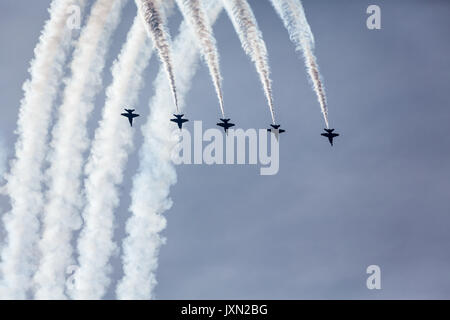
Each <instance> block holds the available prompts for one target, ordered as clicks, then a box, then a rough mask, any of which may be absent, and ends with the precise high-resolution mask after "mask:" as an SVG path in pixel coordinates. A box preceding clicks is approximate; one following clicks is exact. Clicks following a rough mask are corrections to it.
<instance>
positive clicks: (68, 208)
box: [35, 0, 126, 299]
mask: <svg viewBox="0 0 450 320" xmlns="http://www.w3.org/2000/svg"><path fill="white" fill-rule="evenodd" d="M125 2H126V0H97V2H95V4H94V5H93V7H92V9H91V14H90V17H89V20H88V21H87V24H86V26H85V28H84V29H83V31H82V33H81V35H80V39H79V41H78V44H77V48H76V50H75V53H74V58H73V61H72V64H71V71H72V75H71V78H70V79H69V81H68V82H67V84H66V87H65V90H64V94H63V103H62V105H61V107H60V110H59V119H58V122H57V124H56V126H55V128H54V130H53V141H52V143H51V147H52V152H51V156H50V162H51V163H50V168H49V169H48V171H47V175H48V178H49V190H48V192H47V194H46V199H47V201H48V203H47V205H46V207H45V215H44V219H43V235H42V239H41V241H40V243H39V248H40V251H41V255H42V257H41V262H40V265H39V269H38V270H37V272H36V274H35V281H36V287H37V288H36V297H37V298H38V299H64V298H66V296H65V293H64V290H65V282H66V279H65V275H66V271H67V268H68V267H69V266H70V265H71V264H73V258H72V253H73V249H72V245H71V240H72V233H73V231H74V230H76V229H78V228H79V227H80V223H81V221H80V217H79V214H78V210H79V209H80V206H81V202H82V199H81V196H80V194H81V188H80V184H81V183H80V178H81V174H82V168H83V152H85V151H86V149H87V147H88V145H89V139H88V137H87V128H86V125H87V121H88V117H89V115H90V114H91V112H92V109H93V107H94V98H95V95H96V94H97V92H98V90H99V89H100V88H101V82H102V80H101V74H102V70H103V68H104V64H105V54H106V51H107V49H108V47H109V40H110V37H111V35H112V33H113V31H114V30H115V28H116V27H117V24H118V22H119V20H120V13H121V11H122V8H123V6H124V4H125Z"/></svg>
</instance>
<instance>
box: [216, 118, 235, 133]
mask: <svg viewBox="0 0 450 320" xmlns="http://www.w3.org/2000/svg"><path fill="white" fill-rule="evenodd" d="M220 121H222V122H219V123H217V125H218V126H219V127H222V128H223V130H225V133H228V129H230V128H231V127H234V123H231V122H230V119H220Z"/></svg>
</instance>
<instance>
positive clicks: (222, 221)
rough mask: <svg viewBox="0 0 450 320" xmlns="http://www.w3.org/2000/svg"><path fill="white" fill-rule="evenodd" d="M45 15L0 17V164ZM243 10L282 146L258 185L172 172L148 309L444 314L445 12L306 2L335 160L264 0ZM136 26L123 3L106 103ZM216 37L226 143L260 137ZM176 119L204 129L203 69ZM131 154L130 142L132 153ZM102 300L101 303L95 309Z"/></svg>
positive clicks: (449, 294) (21, 3) (244, 83)
mask: <svg viewBox="0 0 450 320" xmlns="http://www.w3.org/2000/svg"><path fill="white" fill-rule="evenodd" d="M49 2H50V1H44V0H40V1H30V0H2V1H1V3H0V39H1V42H2V44H3V45H2V48H1V49H0V70H1V73H0V95H1V115H2V116H1V117H0V135H1V137H0V141H2V140H3V141H4V144H5V145H6V147H7V148H8V149H7V152H8V155H9V157H11V156H13V154H14V151H13V149H14V143H15V139H16V136H15V135H14V130H15V127H16V120H17V115H18V107H19V103H20V99H21V98H22V95H23V92H22V89H21V86H22V84H23V82H24V81H25V79H27V69H28V66H29V61H30V59H31V58H32V57H33V48H34V46H35V45H36V42H37V40H38V37H39V33H40V30H41V28H42V26H43V24H44V22H45V20H46V19H47V15H48V14H47V7H48V5H49ZM249 3H250V4H251V6H252V8H253V10H254V12H255V15H256V18H257V19H258V22H259V25H260V28H261V30H262V32H263V36H264V39H265V41H266V44H267V47H268V51H269V57H270V65H271V69H272V80H273V91H274V99H275V108H276V113H277V119H278V121H279V122H280V123H281V124H282V125H283V127H284V128H285V129H286V130H287V132H286V134H284V135H283V136H282V139H281V145H280V148H281V149H280V152H281V155H280V161H281V163H280V172H279V173H278V175H275V176H260V175H259V167H258V166H249V165H247V166H206V165H202V166H195V165H191V166H189V165H185V166H179V167H177V173H178V183H177V184H176V185H175V186H174V187H173V188H172V193H171V197H172V199H173V201H174V205H173V207H172V209H170V210H169V211H167V212H166V213H165V216H166V217H167V220H168V225H167V229H166V230H165V231H164V235H165V236H166V237H167V243H166V244H165V245H164V246H163V247H162V249H161V252H160V261H159V268H158V272H157V280H158V283H159V284H158V286H157V288H156V292H155V293H156V296H157V297H158V298H160V299H197V298H199V299H226V298H237V299H281V298H283V299H304V298H320V299H331V298H333V299H343V298H351V299H361V298H368V299H379V298H387V299H391V298H405V299H410V298H414V299H417V298H439V299H441V298H450V250H449V245H450V233H449V230H450V193H449V192H450V191H449V190H450V179H449V178H450V148H449V146H450V136H449V135H448V123H449V122H450V104H449V98H448V86H449V84H450V59H449V55H448V52H450V41H449V40H448V30H450V19H449V18H450V3H449V2H448V1H444V0H442V1H438V0H435V1H425V0H422V1H419V0H409V1H406V0H403V1H401V0H395V1H393V0H391V1H381V0H374V1H366V0H342V1H332V0H304V1H303V3H304V7H305V11H306V14H307V17H308V20H309V22H310V24H311V28H312V31H313V33H314V35H315V39H316V54H317V58H318V62H319V65H320V69H321V72H322V75H323V78H324V80H325V86H326V89H327V95H328V101H329V116H330V122H331V126H332V127H336V129H337V131H338V132H339V133H341V136H340V137H339V138H338V139H336V143H335V146H334V147H333V148H331V147H330V146H329V144H328V143H327V141H326V140H325V139H324V138H323V137H321V136H320V133H321V131H322V128H323V126H324V124H323V119H322V117H321V114H320V109H319V105H318V103H317V99H316V97H315V95H314V92H313V90H312V89H311V86H310V85H309V83H308V79H307V75H306V72H305V68H304V64H303V61H302V59H301V58H300V57H299V56H298V54H296V53H295V51H294V46H293V45H292V43H291V42H290V41H289V37H288V34H287V32H286V30H285V29H284V27H283V25H282V23H281V20H280V19H279V17H278V16H277V15H276V13H275V11H274V10H273V8H272V7H271V5H270V3H269V1H268V0H250V1H249ZM370 4H378V5H379V6H380V7H381V13H382V29H381V30H368V29H367V28H366V18H367V14H366V9H367V7H368V6H369V5H370ZM135 13H136V9H135V6H134V4H133V1H130V3H129V5H127V7H126V9H125V12H124V15H123V20H122V22H121V24H120V26H119V29H118V31H117V32H116V34H115V36H114V42H113V45H112V47H111V50H110V52H109V54H108V68H107V69H106V70H105V73H104V83H105V85H104V87H106V85H107V84H109V83H110V81H111V76H110V71H109V65H111V62H112V61H113V59H114V58H115V57H116V56H117V54H118V52H119V50H120V46H121V45H122V43H123V41H124V39H125V35H126V33H127V31H128V29H129V27H130V26H131V23H132V20H133V17H134V15H135ZM180 19H181V17H180V14H179V13H178V12H177V13H176V14H175V15H174V16H173V17H172V18H171V19H170V29H171V33H172V34H173V35H176V33H177V32H178V25H179V22H180ZM214 31H215V35H216V38H217V42H218V46H219V51H220V55H221V67H222V73H223V77H224V96H225V104H226V110H227V114H228V115H229V116H230V117H231V118H232V119H233V122H235V123H236V124H237V125H238V126H239V127H242V128H264V127H266V126H267V125H268V124H269V122H270V116H269V112H268V108H267V104H266V101H265V98H264V95H263V91H262V89H261V86H260V82H259V81H258V77H257V74H256V72H255V69H254V66H253V65H252V63H251V62H250V60H249V59H248V57H247V56H246V55H245V53H244V52H243V50H242V49H241V46H240V43H239V39H238V38H237V36H236V33H235V32H234V30H233V27H232V25H231V22H230V20H229V19H228V17H227V16H226V14H225V12H223V13H222V15H221V16H220V18H219V20H218V22H217V23H216V25H215V26H214ZM158 69H159V61H158V60H157V59H156V58H155V57H153V59H152V62H151V64H150V67H149V68H148V69H147V71H146V85H145V87H144V89H143V90H142V92H141V95H140V102H139V104H138V105H136V106H135V107H136V109H137V110H138V111H139V113H141V115H142V116H146V115H147V114H148V100H149V98H150V97H151V96H152V95H153V85H152V82H153V79H154V77H155V76H156V74H157V72H158ZM102 101H104V92H102V93H101V94H100V95H99V96H98V99H97V102H98V103H97V109H96V114H94V115H93V117H92V120H91V121H90V123H89V126H90V127H89V129H90V133H91V134H92V133H93V132H94V130H95V127H96V122H97V120H98V118H99V113H100V108H101V107H102V106H103V103H102ZM185 111H186V113H187V114H188V118H189V119H191V120H203V124H204V126H207V125H208V124H210V125H211V127H212V126H214V124H215V123H216V122H217V115H218V112H217V99H216V96H215V93H214V88H213V86H212V84H211V80H210V77H209V74H208V70H207V68H206V67H205V66H204V65H202V66H201V67H200V68H199V70H198V73H197V75H196V76H195V78H194V80H193V82H192V88H191V91H190V93H189V94H188V96H187V103H186V110H185ZM125 121H126V120H125ZM141 123H143V121H142V122H141ZM137 126H139V121H137ZM191 127H192V123H191ZM141 141H142V139H141V135H140V132H139V131H137V134H136V145H137V146H139V145H140V144H141ZM0 158H1V155H0ZM112 161H113V159H112ZM137 161H138V160H137V152H136V153H134V154H133V155H132V157H131V159H130V161H129V165H128V167H127V174H128V177H127V178H126V179H125V181H124V183H123V185H122V186H121V194H122V202H121V204H120V208H119V209H118V210H117V220H118V226H117V232H116V238H117V240H120V239H121V237H122V236H123V234H124V223H125V221H126V219H127V218H128V216H129V212H128V210H127V208H128V205H129V202H130V199H129V196H128V191H129V189H130V185H131V177H132V175H133V174H134V173H135V170H136V168H137V165H138V163H137ZM0 167H1V164H0ZM0 206H1V208H2V211H4V210H7V209H8V206H9V205H8V201H7V198H4V197H3V198H0ZM2 235H3V234H2ZM119 262H120V260H119V259H118V258H115V259H114V266H115V271H114V277H115V280H117V279H118V278H120V277H121V268H120V263H119ZM372 264H376V265H379V266H380V268H381V279H382V280H381V285H382V289H381V290H368V289H367V288H366V278H367V276H368V275H367V274H366V268H367V266H369V265H372ZM113 285H114V283H113ZM113 297H114V295H113V287H111V290H110V293H109V294H108V298H113Z"/></svg>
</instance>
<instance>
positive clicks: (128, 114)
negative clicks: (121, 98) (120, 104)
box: [122, 109, 139, 126]
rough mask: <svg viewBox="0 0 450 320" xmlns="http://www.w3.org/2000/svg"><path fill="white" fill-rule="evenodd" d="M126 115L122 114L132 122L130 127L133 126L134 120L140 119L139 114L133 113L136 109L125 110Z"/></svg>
mask: <svg viewBox="0 0 450 320" xmlns="http://www.w3.org/2000/svg"><path fill="white" fill-rule="evenodd" d="M125 111H126V113H122V116H124V117H127V118H128V121H129V122H130V126H133V119H134V118H136V117H139V115H138V114H136V113H133V112H134V109H125Z"/></svg>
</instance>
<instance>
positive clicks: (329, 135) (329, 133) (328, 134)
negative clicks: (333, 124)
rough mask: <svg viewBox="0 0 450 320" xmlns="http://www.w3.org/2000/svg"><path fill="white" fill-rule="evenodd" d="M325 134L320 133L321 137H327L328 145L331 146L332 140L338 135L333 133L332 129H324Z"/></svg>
mask: <svg viewBox="0 0 450 320" xmlns="http://www.w3.org/2000/svg"><path fill="white" fill-rule="evenodd" d="M324 130H325V131H326V133H325V132H324V133H321V134H320V135H321V136H324V137H327V138H328V141H330V144H331V145H333V139H334V138H336V137H339V133H334V132H333V131H334V129H324Z"/></svg>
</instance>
